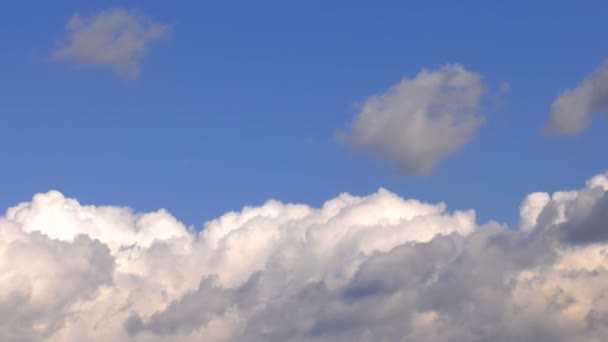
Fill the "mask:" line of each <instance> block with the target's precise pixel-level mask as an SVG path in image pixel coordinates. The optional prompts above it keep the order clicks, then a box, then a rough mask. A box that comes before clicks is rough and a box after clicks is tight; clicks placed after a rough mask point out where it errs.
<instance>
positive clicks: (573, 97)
mask: <svg viewBox="0 0 608 342" xmlns="http://www.w3.org/2000/svg"><path fill="white" fill-rule="evenodd" d="M599 114H604V115H608V61H606V62H604V63H603V64H602V65H601V66H600V67H599V68H598V69H597V70H595V71H594V72H593V73H592V74H591V75H589V76H587V77H586V78H585V79H584V80H583V81H582V82H581V83H579V85H578V86H577V87H576V88H574V89H569V90H566V91H565V92H563V93H562V94H561V95H560V96H559V97H558V98H557V99H555V101H553V105H552V106H551V116H550V118H549V122H548V123H547V124H546V126H545V127H544V130H545V132H547V133H550V134H575V133H579V132H581V131H582V130H583V129H585V128H586V127H587V125H588V124H589V122H590V121H591V118H592V117H593V116H594V115H599Z"/></svg>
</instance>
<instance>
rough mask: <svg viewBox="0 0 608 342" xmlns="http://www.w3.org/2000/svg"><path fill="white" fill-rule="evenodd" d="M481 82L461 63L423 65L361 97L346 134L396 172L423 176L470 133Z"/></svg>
mask: <svg viewBox="0 0 608 342" xmlns="http://www.w3.org/2000/svg"><path fill="white" fill-rule="evenodd" d="M484 94H485V86H484V84H483V82H482V79H481V77H480V76H479V75H478V74H476V73H474V72H471V71H468V70H466V69H465V68H464V67H462V66H461V65H456V64H455V65H446V66H443V67H441V68H439V69H438V70H426V69H424V70H422V71H421V72H420V73H419V74H418V75H416V77H415V78H413V79H408V78H404V79H402V80H401V82H399V83H398V84H396V85H394V86H393V87H391V88H390V89H388V90H387V91H386V92H384V93H381V94H377V95H374V96H371V97H370V98H368V99H367V100H365V101H364V102H363V103H362V104H361V107H360V111H359V113H358V114H357V116H356V117H355V119H354V122H353V124H352V131H351V132H350V133H349V135H348V137H347V141H348V142H349V144H350V145H351V146H352V147H353V148H355V149H359V150H366V151H369V152H371V153H373V154H377V155H379V156H380V158H381V159H384V160H385V161H387V162H388V163H390V164H391V165H393V167H394V168H395V169H396V170H397V171H398V172H399V173H401V174H406V175H428V174H430V173H431V172H432V171H433V169H434V168H435V167H436V166H437V165H438V164H439V163H440V162H441V161H442V160H443V159H445V158H447V157H448V156H449V155H451V154H453V153H454V152H456V151H457V150H459V149H460V148H462V147H463V146H464V145H465V144H467V143H468V142H469V141H470V140H471V139H472V138H473V136H474V135H475V133H476V132H477V130H478V128H479V127H480V125H481V124H482V123H483V121H484V119H483V118H482V117H481V116H479V115H478V113H479V111H480V107H481V106H480V102H481V98H482V97H483V95H484Z"/></svg>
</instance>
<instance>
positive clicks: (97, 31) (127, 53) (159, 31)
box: [53, 9, 171, 78]
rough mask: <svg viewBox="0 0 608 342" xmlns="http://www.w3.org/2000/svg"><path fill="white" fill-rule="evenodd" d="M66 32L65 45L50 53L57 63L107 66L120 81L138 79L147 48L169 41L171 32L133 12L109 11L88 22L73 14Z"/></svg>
mask: <svg viewBox="0 0 608 342" xmlns="http://www.w3.org/2000/svg"><path fill="white" fill-rule="evenodd" d="M66 30H67V32H68V37H67V39H66V42H65V43H64V44H63V45H61V46H60V47H59V48H58V49H57V50H55V51H54V53H53V57H54V58H55V59H56V60H58V61H64V62H69V63H73V64H76V65H81V66H106V67H110V68H112V69H113V70H114V71H115V72H116V73H118V74H119V75H120V76H122V77H126V78H138V77H139V76H140V74H141V67H140V64H141V59H142V58H143V56H144V55H145V53H146V51H147V50H148V47H149V45H150V44H151V43H152V42H153V41H155V40H158V39H161V38H166V37H168V36H169V34H170V31H171V28H170V26H169V25H165V24H159V23H156V22H154V21H152V20H151V19H149V18H146V17H144V16H142V15H139V14H137V13H134V12H130V11H126V10H124V9H112V10H108V11H103V12H101V13H99V14H97V15H96V16H93V17H90V18H87V17H82V16H81V15H80V14H78V13H76V14H74V15H73V16H72V18H70V20H69V22H68V24H67V25H66Z"/></svg>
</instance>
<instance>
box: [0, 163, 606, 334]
mask: <svg viewBox="0 0 608 342" xmlns="http://www.w3.org/2000/svg"><path fill="white" fill-rule="evenodd" d="M607 196H608V174H604V175H597V176H595V177H593V178H592V179H590V180H589V181H588V182H587V183H586V184H585V186H584V187H583V188H582V189H580V190H578V191H559V192H556V193H554V194H548V193H533V194H530V195H529V196H528V197H527V198H526V199H524V201H523V202H522V205H521V206H520V216H521V223H520V228H509V227H506V226H504V225H501V224H498V223H495V222H489V223H484V224H480V223H478V222H477V221H476V218H475V212H474V211H472V210H465V211H458V210H456V211H450V210H448V209H447V207H446V205H445V204H443V203H436V204H431V203H423V202H420V201H417V200H414V199H403V198H401V197H399V196H397V195H395V194H393V193H391V192H389V191H387V190H384V189H380V190H379V191H377V192H376V193H373V194H371V195H369V196H364V197H356V196H352V195H349V194H341V195H339V196H337V197H336V198H334V199H331V200H329V201H327V202H326V203H324V204H323V206H322V207H320V208H313V207H310V206H307V205H302V204H286V203H281V202H278V201H275V200H270V201H268V202H266V203H265V204H263V205H261V206H251V207H245V208H243V209H242V210H240V211H235V212H229V213H226V214H224V215H222V216H221V217H218V218H217V219H214V220H211V221H209V222H207V223H205V224H204V226H203V229H202V230H201V231H200V232H199V231H194V230H192V229H189V228H188V227H185V226H184V225H183V224H182V223H181V222H180V221H179V220H177V219H175V218H174V217H173V216H172V215H171V214H169V213H168V212H167V211H165V210H159V211H155V212H150V213H135V212H133V211H132V210H130V209H129V208H123V207H112V206H91V205H82V204H80V203H79V202H78V201H76V200H75V199H70V198H66V197H65V196H64V195H63V194H61V193H59V192H57V191H51V192H48V193H42V194H37V195H35V196H33V198H32V200H31V201H29V202H25V203H21V204H18V205H16V206H14V207H11V208H9V209H8V210H7V211H6V213H5V215H4V216H1V217H0V314H1V315H2V317H3V318H4V319H3V320H2V322H0V340H41V339H44V340H49V341H79V340H83V341H84V340H87V341H124V340H133V341H166V340H172V341H200V340H205V341H243V340H246V341H353V340H357V341H359V340H360V341H379V340H390V341H394V340H408V341H409V340H414V341H529V340H535V341H536V340H537V341H594V340H596V341H600V340H602V337H603V336H606V334H608V328H607V326H606V324H605V323H606V321H607V317H608V302H607V301H606V300H605V294H606V293H608V253H607V251H608V236H607V234H606V233H605V232H606V231H608V226H606V222H607V220H606V215H605V213H606V212H608V205H607V200H606V198H608V197H607Z"/></svg>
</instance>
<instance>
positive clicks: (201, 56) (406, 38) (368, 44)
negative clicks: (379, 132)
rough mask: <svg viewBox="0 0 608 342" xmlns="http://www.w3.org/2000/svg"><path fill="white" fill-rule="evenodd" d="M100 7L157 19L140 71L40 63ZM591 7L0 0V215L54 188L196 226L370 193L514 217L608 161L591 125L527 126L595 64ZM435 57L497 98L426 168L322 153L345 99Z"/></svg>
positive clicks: (347, 110) (328, 149) (603, 140)
mask: <svg viewBox="0 0 608 342" xmlns="http://www.w3.org/2000/svg"><path fill="white" fill-rule="evenodd" d="M112 7H123V8H126V9H136V10H138V11H140V12H141V13H143V14H146V15H147V16H149V17H151V18H153V19H155V20H157V21H159V22H162V23H170V24H173V25H174V27H173V34H172V36H171V38H170V39H169V40H167V41H162V42H158V43H155V44H153V45H152V46H151V48H150V50H149V53H148V54H147V55H146V57H145V58H144V59H143V62H142V75H141V77H140V78H139V79H137V80H125V79H121V78H119V77H116V75H115V74H114V73H112V72H111V71H110V70H108V69H83V70H78V69H75V68H73V67H71V66H69V65H64V64H59V63H55V62H53V61H52V60H51V58H50V55H51V52H52V51H53V49H54V48H55V47H56V45H57V42H58V41H60V40H61V39H62V38H63V37H64V35H65V32H64V26H65V24H66V22H67V21H68V19H69V18H70V17H71V15H72V14H74V13H75V12H79V13H81V14H82V15H90V14H95V13H97V12H99V11H101V10H105V9H108V8H112ZM606 13H608V3H606V2H604V1H576V2H575V1H535V2H529V1H509V2H507V1H502V2H489V1H425V2H422V1H419V2H413V1H412V2H406V1H374V2H372V1H352V0H351V1H332V2H331V3H330V2H329V1H300V2H286V1H255V2H253V1H238V2H237V1H196V2H194V1H192V2H167V1H131V2H119V1H9V2H5V3H3V8H2V11H0V40H1V41H2V43H3V44H2V50H1V52H0V89H1V92H0V129H1V130H0V208H7V207H8V206H11V205H14V204H16V203H18V202H20V201H25V200H29V199H30V198H31V196H32V195H33V194H35V193H38V192H45V191H48V190H50V189H57V190H60V191H62V192H63V193H64V194H66V196H70V197H75V198H78V199H79V200H80V201H81V202H83V203H85V204H88V203H91V204H96V205H101V204H112V205H124V206H130V207H133V208H134V209H136V210H138V211H149V210H154V209H157V208H161V207H163V208H166V209H168V210H169V211H170V212H171V213H173V214H174V215H175V216H177V218H178V219H180V220H182V221H184V222H185V223H187V224H194V225H196V226H197V227H199V226H200V224H201V223H202V222H204V221H205V220H207V219H210V218H214V217H216V216H217V215H219V214H222V213H224V212H226V211H228V210H236V209H240V208H241V207H242V206H244V205H253V204H261V203H263V202H264V201H265V200H266V199H269V198H276V199H279V200H281V201H289V202H302V203H307V204H310V205H315V206H317V205H320V204H321V203H322V202H323V201H325V200H327V199H330V198H332V197H334V196H335V195H337V194H338V193H340V192H350V193H353V194H357V195H365V194H369V193H371V192H373V191H375V190H376V189H378V188H379V187H385V188H387V189H389V190H391V191H393V192H396V193H398V194H399V195H401V196H404V197H408V198H417V199H421V200H426V201H431V202H436V201H445V202H447V204H448V205H449V208H451V209H456V208H458V209H468V208H474V209H476V210H477V212H478V215H479V219H480V220H481V221H485V220H488V219H496V220H499V221H505V222H509V223H514V222H515V221H516V217H517V212H516V211H514V208H516V207H517V205H518V204H519V203H520V201H521V200H522V199H523V197H524V196H525V195H526V194H528V193H530V192H533V191H555V190H560V189H569V188H580V187H581V185H582V183H583V182H584V180H585V179H587V178H589V177H590V176H592V175H594V174H596V173H600V172H604V171H605V170H606V169H608V158H606V154H605V150H606V146H607V143H608V135H607V134H606V128H607V126H606V122H605V120H604V121H601V120H597V122H594V124H593V125H591V126H590V127H589V128H588V129H587V130H585V131H584V132H583V133H581V134H579V135H576V136H571V137H551V138H549V137H544V136H542V135H541V134H540V133H539V132H540V128H541V126H542V125H543V123H544V122H545V121H546V120H547V118H548V114H549V110H550V105H551V102H552V101H553V99H554V98H555V97H556V96H557V95H559V93H560V92H562V91H563V90H564V89H566V88H571V87H574V86H575V85H576V84H577V83H578V82H579V81H580V80H581V79H582V78H583V77H584V76H585V75H587V74H589V73H591V72H592V71H593V70H594V69H595V68H596V67H597V66H598V65H599V64H600V63H601V62H602V61H603V60H604V59H605V58H608V44H606V32H608V20H606V19H607V17H606ZM453 62H456V63H461V64H462V65H464V66H465V67H467V68H468V69H470V70H473V71H476V72H478V73H480V74H481V75H483V76H484V80H485V81H486V82H487V83H488V84H489V85H490V86H493V87H498V85H499V84H500V83H501V82H503V81H506V82H509V83H510V85H511V91H510V92H509V93H508V94H507V95H506V96H504V97H503V98H502V101H501V104H500V106H492V108H491V110H490V111H489V112H487V113H486V115H487V118H488V122H487V124H486V125H485V126H484V127H483V128H482V129H481V130H480V132H479V134H478V135H477V136H476V138H475V139H474V140H473V141H472V142H471V143H470V144H469V145H466V146H465V147H464V148H463V149H462V150H460V151H459V152H458V153H456V154H455V155H453V156H452V157H450V158H449V159H448V160H447V161H445V162H443V163H442V164H441V165H440V167H439V168H437V169H436V170H435V172H434V173H433V175H432V176H430V177H399V176H397V175H396V174H394V172H393V171H392V170H391V169H390V168H388V167H386V165H384V164H381V163H378V162H376V161H374V160H373V159H372V158H369V156H367V155H364V154H358V153H354V152H352V151H351V150H349V149H348V148H347V147H345V146H342V145H340V144H339V143H336V141H335V139H334V133H335V131H336V129H338V128H342V127H345V126H346V125H348V123H349V122H351V121H352V118H353V116H354V115H355V113H356V109H355V108H354V106H353V104H354V103H356V102H358V101H362V100H364V99H365V98H367V97H368V96H369V95H371V94H374V93H377V92H380V91H383V90H385V89H386V88H387V87H389V86H391V85H393V84H395V83H396V82H398V81H399V80H400V79H401V78H402V77H403V76H408V77H412V76H414V75H415V74H416V73H417V72H418V71H419V70H420V69H422V68H424V67H428V68H437V67H439V66H441V65H442V64H445V63H453ZM186 161H189V162H186Z"/></svg>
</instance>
